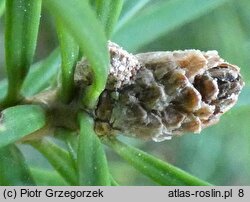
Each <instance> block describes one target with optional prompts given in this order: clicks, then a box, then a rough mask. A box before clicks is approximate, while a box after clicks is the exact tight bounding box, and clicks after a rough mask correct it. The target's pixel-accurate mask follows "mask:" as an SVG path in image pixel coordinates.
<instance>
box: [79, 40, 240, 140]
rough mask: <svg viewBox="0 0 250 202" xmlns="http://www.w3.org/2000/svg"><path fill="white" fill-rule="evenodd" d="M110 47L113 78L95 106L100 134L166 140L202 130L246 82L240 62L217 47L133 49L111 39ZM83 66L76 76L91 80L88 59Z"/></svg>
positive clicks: (221, 111) (216, 120)
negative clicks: (131, 51) (129, 50)
mask: <svg viewBox="0 0 250 202" xmlns="http://www.w3.org/2000/svg"><path fill="white" fill-rule="evenodd" d="M109 50H110V61H111V64H110V73H109V78H108V82H107V85H106V89H105V90H104V92H103V93H102V95H101V96H100V99H99V102H98V105H97V107H96V110H95V112H94V116H95V117H94V118H95V123H96V124H95V130H96V132H97V133H98V134H99V135H116V134H124V135H128V136H133V137H138V138H141V139H153V140H154V141H163V140H165V139H171V137H172V136H174V135H181V134H183V133H187V132H193V133H199V132H200V131H201V130H202V129H203V128H206V127H207V126H210V125H213V124H215V123H217V122H218V121H219V118H220V116H221V115H222V114H224V113H225V112H226V111H228V110H229V109H230V108H231V107H232V106H233V105H234V104H235V103H236V101H237V99H238V95H239V93H240V91H241V89H242V87H243V86H244V82H243V81H242V78H241V75H240V73H239V68H238V67H237V66H235V65H231V64H229V63H227V62H225V61H224V60H223V59H222V58H220V57H219V55H218V53H217V51H207V52H201V51H199V50H184V51H173V52H149V53H140V54H137V55H132V54H129V53H127V52H126V51H124V50H123V49H122V48H120V47H119V46H118V45H116V44H114V43H111V42H110V44H109ZM79 68H80V69H81V71H83V72H85V76H82V75H81V74H79V70H77V71H76V72H78V73H77V75H78V76H77V79H75V80H76V81H77V83H79V82H80V83H82V84H83V86H84V85H88V84H86V83H88V82H90V81H89V79H86V78H91V76H90V75H89V73H88V72H89V71H86V70H87V69H88V68H89V67H88V65H87V62H86V60H83V61H81V62H79V64H78V66H77V69H79ZM86 72H87V73H86ZM79 75H81V76H79ZM86 81H88V82H86ZM84 83H85V84H84Z"/></svg>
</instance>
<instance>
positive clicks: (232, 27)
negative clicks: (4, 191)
mask: <svg viewBox="0 0 250 202" xmlns="http://www.w3.org/2000/svg"><path fill="white" fill-rule="evenodd" d="M208 2H209V3H208ZM140 3H141V5H139V4H140ZM206 5H207V6H206ZM136 6H137V7H138V9H136ZM139 8H140V9H139ZM133 11H135V12H134V13H133ZM249 11H250V1H249V0H151V1H150V0H138V1H132V0H125V3H124V7H123V10H122V15H121V17H120V20H119V22H118V24H117V27H116V31H115V33H114V34H113V37H112V40H113V41H115V42H117V43H118V44H120V45H122V46H123V47H124V49H126V50H128V51H129V52H132V53H138V52H146V51H157V50H161V51H163V50H179V49H200V50H204V51H206V50H217V51H218V52H219V54H220V56H221V57H222V58H224V59H225V60H227V61H228V62H230V63H232V64H236V65H238V66H239V67H241V73H242V76H243V78H244V81H245V83H246V85H245V87H244V89H243V91H242V93H241V95H240V97H239V101H238V103H237V105H236V106H235V107H234V108H233V109H232V110H230V111H229V112H227V113H226V114H225V115H224V116H222V118H221V121H220V122H219V123H218V124H217V125H215V126H212V127H210V128H207V129H205V130H204V131H202V132H201V134H199V135H197V134H186V135H184V136H181V137H175V138H173V139H172V140H170V141H165V142H161V143H155V142H153V141H151V142H143V141H141V140H135V139H132V138H127V137H119V138H120V139H122V140H123V141H125V142H127V143H128V144H131V145H134V146H136V147H138V148H140V149H142V150H144V151H146V152H148V153H150V154H153V155H155V156H157V157H159V158H161V159H163V160H165V161H167V162H169V163H172V164H173V165H175V166H177V167H180V168H181V169H183V170H185V171H187V172H189V173H191V174H193V175H195V176H197V177H199V178H201V179H203V180H206V181H208V182H210V183H212V184H215V185H250V56H249V53H250V12H249ZM3 22H4V17H3V18H1V21H0V68H1V69H0V78H3V77H4V43H3V38H4V37H3V35H4V26H3ZM57 45H58V42H57V38H56V33H55V28H54V24H53V20H52V19H51V18H50V16H49V15H48V13H47V11H46V10H45V11H43V15H42V17H41V27H40V31H39V41H38V48H37V52H36V59H35V60H36V61H37V60H39V59H41V58H44V57H46V56H47V55H48V54H49V53H50V52H51V50H53V49H54V48H55V47H56V46H57ZM20 147H21V149H22V151H23V152H24V154H25V157H26V158H27V161H28V163H29V164H32V165H33V166H35V167H39V168H45V169H51V168H50V167H49V164H48V163H47V162H46V160H45V159H43V158H42V157H41V156H40V154H39V153H38V152H36V151H33V150H32V148H30V147H28V146H20ZM30 150H32V152H31V151H30ZM106 151H107V155H108V161H109V166H110V169H111V173H113V175H114V177H115V179H116V180H117V181H118V183H119V184H121V185H134V184H137V185H152V182H151V181H150V180H148V179H147V178H146V177H144V176H143V175H142V174H140V173H139V172H137V171H136V170H135V169H134V168H132V167H131V166H129V165H128V164H127V163H125V162H124V161H122V160H121V159H120V158H119V157H118V156H117V155H115V154H114V153H113V152H112V151H111V150H110V149H108V148H107V150H106Z"/></svg>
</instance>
